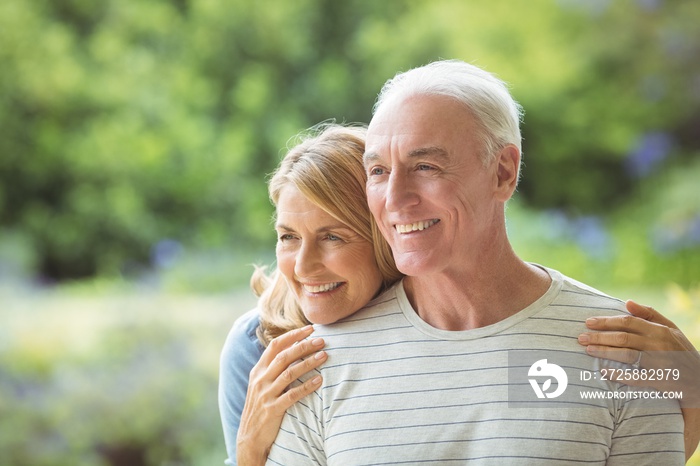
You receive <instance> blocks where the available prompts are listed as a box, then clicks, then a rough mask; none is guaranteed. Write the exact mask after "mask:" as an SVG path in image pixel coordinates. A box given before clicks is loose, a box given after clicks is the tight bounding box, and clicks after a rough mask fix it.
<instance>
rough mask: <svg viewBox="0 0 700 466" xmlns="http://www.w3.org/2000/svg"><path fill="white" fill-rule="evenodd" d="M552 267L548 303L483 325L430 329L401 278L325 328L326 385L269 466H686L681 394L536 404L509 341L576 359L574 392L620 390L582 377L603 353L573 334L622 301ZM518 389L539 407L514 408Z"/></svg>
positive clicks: (299, 407) (295, 416)
mask: <svg viewBox="0 0 700 466" xmlns="http://www.w3.org/2000/svg"><path fill="white" fill-rule="evenodd" d="M546 270H547V272H548V273H549V274H550V276H551V278H552V283H551V286H550V288H549V290H548V291H547V292H546V293H545V294H544V295H543V296H542V297H541V298H540V299H538V300H537V301H535V302H534V303H533V304H531V305H530V306H528V307H527V308H525V309H524V310H522V311H520V312H519V313H517V314H515V315H513V316H511V317H509V318H507V319H505V320H503V321H501V322H498V323H496V324H494V325H490V326H487V327H482V328H477V329H474V330H468V331H456V332H453V331H445V330H440V329H436V328H434V327H431V326H430V325H428V324H427V323H426V322H424V321H423V320H422V319H420V317H418V315H417V314H416V312H415V311H414V310H413V308H412V307H411V305H410V303H409V301H408V299H407V297H406V294H405V292H404V289H403V286H402V283H399V284H397V285H396V286H394V287H393V288H392V289H390V290H388V291H387V292H385V293H384V294H382V295H381V296H379V297H378V298H377V299H375V300H374V301H372V302H371V303H370V304H368V305H367V307H366V308H364V309H362V310H361V311H359V312H358V313H356V314H354V315H353V316H351V317H349V318H347V319H345V320H344V321H342V322H339V323H336V324H333V325H330V326H317V327H316V332H315V333H314V335H313V337H317V336H321V337H323V338H324V339H325V340H326V350H327V351H328V361H327V362H326V363H325V365H324V366H323V367H322V368H321V370H320V372H321V374H322V375H323V384H322V386H321V387H320V388H319V389H318V390H317V391H316V392H314V393H312V394H311V395H309V396H307V397H306V398H304V399H303V400H302V401H301V402H299V403H297V404H296V405H295V406H293V407H292V408H290V409H289V410H288V411H287V414H286V416H285V418H284V420H283V423H282V427H281V430H280V433H279V435H278V437H277V440H276V441H275V444H274V445H273V447H272V450H271V451H270V454H269V458H268V464H273V465H285V466H290V465H297V464H299V465H304V464H321V465H326V464H328V465H342V466H349V465H380V464H381V465H389V464H392V465H406V464H416V465H418V464H420V465H429V464H439V465H457V464H476V465H503V464H507V465H511V464H512V465H540V464H552V465H553V464H577V465H604V464H609V465H622V464H624V465H634V466H639V465H644V464H649V465H661V464H663V465H672V464H679V465H681V464H684V444H683V419H682V417H681V414H680V408H679V406H678V404H677V402H676V401H668V400H666V401H663V402H660V401H655V402H653V403H650V402H649V400H644V399H634V400H622V399H619V398H618V399H606V400H600V401H579V402H576V401H566V399H565V398H564V397H562V398H561V400H560V399H546V400H537V399H536V396H535V395H534V391H532V393H530V391H531V390H534V388H533V387H531V386H530V383H529V381H528V380H520V379H518V380H515V381H514V380H509V370H510V369H509V357H512V355H513V352H514V350H517V353H519V354H520V353H521V352H522V353H524V354H526V355H527V354H529V353H528V352H527V351H533V354H540V353H541V352H544V354H550V355H551V356H550V362H556V360H557V358H559V356H560V355H565V356H566V355H568V356H572V357H574V358H577V359H576V362H575V363H573V366H576V367H575V368H574V369H571V367H567V372H568V373H570V377H569V380H568V386H567V387H566V393H567V394H571V395H574V394H577V393H578V392H579V391H581V390H583V389H590V390H593V391H606V390H607V391H610V390H615V389H619V386H618V385H617V384H614V383H611V382H607V381H605V382H604V381H600V380H589V381H582V380H578V379H577V377H578V376H577V375H576V374H579V373H580V371H582V370H588V371H595V370H596V369H599V368H600V365H599V363H600V362H601V361H600V360H598V359H595V358H592V357H589V356H587V355H585V353H584V350H583V347H582V346H580V345H579V344H578V343H577V340H576V339H577V336H578V335H579V334H580V333H581V332H582V331H585V329H586V327H585V325H584V321H585V319H586V318H588V317H590V316H596V315H620V314H622V313H625V312H626V311H625V310H624V304H623V303H622V302H621V301H619V300H617V299H614V298H611V297H609V296H607V295H605V294H603V293H600V292H598V291H596V290H593V289H592V288H589V287H587V286H585V285H583V284H581V283H579V282H576V281H575V280H572V279H570V278H568V277H565V276H563V275H562V274H560V273H559V272H557V271H554V270H551V269H546ZM533 357H534V356H533ZM538 357H539V356H538ZM532 363H535V360H532ZM528 364H529V362H528ZM566 364H568V365H571V364H570V363H568V362H567V363H566ZM511 369H512V368H511ZM525 371H526V372H527V368H526V369H525ZM316 374H317V373H312V374H309V375H308V377H312V376H314V375H316ZM511 377H512V374H511ZM525 377H527V374H526V375H525ZM579 378H580V377H579ZM542 386H543V387H544V385H542ZM514 387H515V388H517V389H518V390H521V392H519V393H526V392H527V393H529V394H530V396H531V397H534V399H535V401H536V403H533V404H532V405H528V404H525V405H517V406H515V405H513V404H512V403H509V401H513V398H509V395H511V394H512V393H511V392H509V388H510V390H513V389H514ZM522 390H524V391H522ZM545 391H546V390H545ZM550 392H551V388H550ZM544 403H546V404H544ZM535 404H537V406H535Z"/></svg>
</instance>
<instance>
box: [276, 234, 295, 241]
mask: <svg viewBox="0 0 700 466" xmlns="http://www.w3.org/2000/svg"><path fill="white" fill-rule="evenodd" d="M277 239H278V240H279V241H288V240H290V239H294V236H293V235H291V234H289V233H284V234H282V235H279V237H278V238H277Z"/></svg>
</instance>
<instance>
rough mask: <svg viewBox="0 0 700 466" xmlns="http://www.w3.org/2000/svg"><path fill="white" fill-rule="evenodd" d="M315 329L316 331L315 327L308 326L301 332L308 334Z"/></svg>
mask: <svg viewBox="0 0 700 466" xmlns="http://www.w3.org/2000/svg"><path fill="white" fill-rule="evenodd" d="M313 329H314V326H313V325H307V326H306V327H304V328H302V329H301V331H302V332H308V331H310V330H313Z"/></svg>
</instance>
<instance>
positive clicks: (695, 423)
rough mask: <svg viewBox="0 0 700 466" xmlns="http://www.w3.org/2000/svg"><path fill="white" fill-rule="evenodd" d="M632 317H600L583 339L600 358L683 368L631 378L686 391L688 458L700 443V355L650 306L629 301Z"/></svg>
mask: <svg viewBox="0 0 700 466" xmlns="http://www.w3.org/2000/svg"><path fill="white" fill-rule="evenodd" d="M627 310H628V311H629V312H630V313H631V314H632V315H631V316H617V317H594V318H591V319H588V320H587V321H586V326H587V327H588V328H589V329H591V330H595V332H586V333H582V334H581V335H580V336H579V343H581V344H582V345H585V346H586V352H587V353H588V354H590V355H591V356H595V357H598V358H605V359H612V360H614V361H619V362H623V363H627V364H633V363H637V365H639V367H641V368H644V369H678V371H679V372H678V373H679V375H680V377H679V378H678V380H673V378H668V379H666V378H664V377H662V378H660V379H659V380H653V381H650V380H644V381H642V380H639V381H634V380H629V381H628V380H625V381H622V380H621V381H620V382H623V383H626V384H628V385H638V386H641V385H644V386H648V387H651V388H654V389H656V390H659V391H680V392H682V393H683V399H682V400H679V401H680V402H681V409H682V411H683V420H684V421H685V451H686V459H687V458H690V456H691V455H692V454H693V452H695V449H696V448H697V446H698V442H699V441H700V354H699V353H698V351H697V350H696V349H695V347H694V346H693V344H692V343H691V342H690V341H689V340H688V338H686V336H685V335H684V334H683V332H681V331H680V330H679V329H678V327H677V326H676V325H675V324H674V323H673V322H671V321H670V320H668V319H667V318H665V317H664V316H662V315H661V314H660V313H659V312H658V311H656V310H654V309H653V308H651V307H648V306H642V305H640V304H637V303H635V302H634V301H627Z"/></svg>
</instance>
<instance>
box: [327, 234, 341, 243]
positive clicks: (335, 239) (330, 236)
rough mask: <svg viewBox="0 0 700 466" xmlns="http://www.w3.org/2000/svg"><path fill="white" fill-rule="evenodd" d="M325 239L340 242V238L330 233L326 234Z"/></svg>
mask: <svg viewBox="0 0 700 466" xmlns="http://www.w3.org/2000/svg"><path fill="white" fill-rule="evenodd" d="M326 238H327V239H328V240H330V241H340V240H341V239H340V236H336V235H334V234H332V233H328V235H327V236H326Z"/></svg>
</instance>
